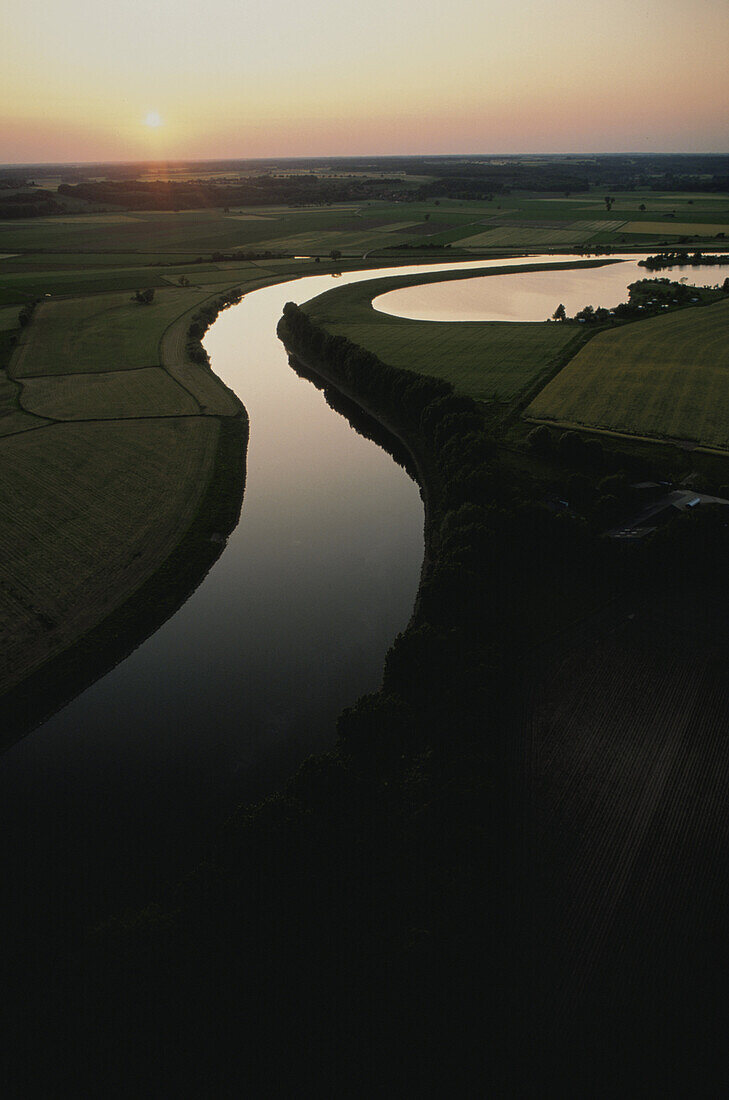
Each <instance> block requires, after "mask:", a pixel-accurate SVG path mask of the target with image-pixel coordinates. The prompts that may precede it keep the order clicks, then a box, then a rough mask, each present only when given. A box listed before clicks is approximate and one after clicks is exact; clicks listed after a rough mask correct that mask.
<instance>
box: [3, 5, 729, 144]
mask: <svg viewBox="0 0 729 1100" xmlns="http://www.w3.org/2000/svg"><path fill="white" fill-rule="evenodd" d="M4 46H5V49H4V51H3V55H4V56H3V65H2V66H0V163H6V164H12V163H39V162H53V161H60V162H64V161H65V162H71V161H93V160H100V161H103V160H120V161H123V160H140V159H155V160H157V159H161V158H168V159H204V158H218V157H267V156H292V157H294V156H307V155H309V156H340V155H341V156H346V155H352V156H356V155H370V154H383V155H384V154H396V153H413V154H415V153H428V152H431V153H465V152H472V153H490V152H504V153H508V152H514V153H517V152H525V153H526V152H616V151H636V152H654V151H655V152H727V151H729V66H727V64H726V52H727V47H728V46H729V4H727V3H726V0H693V2H692V3H686V2H685V0H663V2H662V3H661V4H660V5H656V4H648V3H644V2H640V0H613V3H611V4H610V5H605V3H604V2H602V3H600V4H598V3H597V2H596V0H579V2H578V0H522V2H521V3H520V4H519V5H518V6H517V5H514V6H513V7H511V8H509V7H507V6H506V5H504V4H503V3H502V2H501V0H500V2H499V3H496V2H494V0H482V2H481V3H479V4H478V5H476V4H474V3H472V2H471V0H453V2H452V3H451V4H450V6H449V7H447V8H446V6H445V5H444V4H443V3H442V2H441V0H419V3H418V4H415V3H414V0H371V2H370V3H369V4H368V5H361V4H355V3H354V2H353V0H311V3H310V4H308V5H301V4H299V3H298V2H297V3H294V2H293V0H282V2H281V3H280V4H279V5H275V6H271V5H263V4H258V5H253V6H246V7H244V6H242V5H241V4H240V3H239V2H238V0H219V2H218V3H217V4H216V5H215V6H214V8H213V9H211V10H210V12H209V13H208V12H206V11H205V9H204V8H201V7H200V5H199V3H197V0H195V2H193V0H156V2H155V4H153V5H150V4H142V3H141V2H137V0H117V3H115V4H114V5H110V6H106V5H100V4H98V2H97V0H25V2H24V4H23V5H20V6H18V7H17V8H16V9H14V10H12V11H11V13H10V14H9V15H6V18H5V26H4ZM155 116H157V117H158V118H159V124H150V120H153V121H154V119H155Z"/></svg>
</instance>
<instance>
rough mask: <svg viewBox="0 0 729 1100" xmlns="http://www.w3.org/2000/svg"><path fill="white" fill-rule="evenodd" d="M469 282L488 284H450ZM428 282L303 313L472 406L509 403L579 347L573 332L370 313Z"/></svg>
mask: <svg viewBox="0 0 729 1100" xmlns="http://www.w3.org/2000/svg"><path fill="white" fill-rule="evenodd" d="M528 267H529V265H527V268H528ZM531 269H532V270H533V269H534V268H533V265H532V267H531ZM501 270H503V269H500V268H492V269H491V273H492V274H496V273H498V272H500V271H501ZM473 275H479V276H483V277H484V278H488V275H485V274H484V273H483V272H482V271H479V270H476V271H465V272H460V273H458V275H454V276H451V277H452V278H466V277H469V276H473ZM436 279H437V280H441V281H442V280H443V279H444V276H443V274H442V273H440V274H438V275H432V276H428V275H414V276H402V277H398V276H391V277H389V278H383V279H376V280H373V281H371V282H368V283H359V284H356V283H355V284H353V285H352V286H348V287H343V288H342V289H341V290H339V289H337V290H330V291H328V292H327V293H326V294H322V295H320V296H319V297H318V298H314V299H312V300H311V301H310V302H308V303H307V304H306V305H305V307H304V308H305V309H306V312H307V313H309V314H310V315H311V317H312V318H313V319H315V320H316V321H317V322H319V323H320V324H323V325H324V327H325V328H326V329H327V331H329V332H331V333H332V334H334V335H341V336H346V337H347V338H348V339H349V340H352V341H353V342H354V343H355V344H358V345H359V346H360V347H363V348H366V349H367V350H368V351H372V352H373V353H374V354H375V355H377V356H378V357H379V358H381V359H382V360H383V362H386V363H388V364H389V365H390V366H393V367H402V368H404V369H406V370H413V371H418V372H420V373H422V374H430V375H434V376H435V377H437V378H444V379H446V380H447V381H448V382H452V383H453V385H454V386H455V387H456V389H457V390H459V391H460V392H461V393H465V394H468V395H469V396H471V397H474V398H476V399H477V400H480V401H491V400H497V401H512V400H514V399H515V398H516V397H518V396H519V394H520V393H522V392H523V391H524V390H525V389H526V388H528V387H530V386H531V385H533V384H534V383H535V382H536V381H537V380H538V379H539V378H540V376H542V375H543V374H544V373H545V372H547V371H549V370H550V368H552V367H553V365H554V364H555V363H556V362H557V361H559V359H560V358H561V357H562V356H563V355H565V354H566V353H567V352H568V350H569V346H570V345H571V344H572V343H573V342H575V341H577V342H579V341H580V340H581V339H582V333H581V332H575V329H574V328H572V327H570V326H566V325H565V326H562V325H555V324H547V323H545V324H513V323H501V322H482V321H474V322H469V321H465V322H460V321H459V322H447V321H411V320H407V319H405V318H401V317H391V316H389V315H387V314H383V313H380V312H379V311H377V310H374V309H373V308H372V299H373V298H375V297H377V296H378V295H379V294H382V293H384V292H385V291H387V290H392V289H395V288H396V287H400V286H412V285H414V284H417V283H423V282H429V281H430V282H432V281H434V280H436Z"/></svg>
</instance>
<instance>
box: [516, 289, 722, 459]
mask: <svg viewBox="0 0 729 1100" xmlns="http://www.w3.org/2000/svg"><path fill="white" fill-rule="evenodd" d="M526 415H527V416H529V417H532V418H534V419H536V420H554V421H557V422H559V423H563V424H573V425H575V426H580V427H587V428H598V429H605V430H608V431H616V432H627V433H630V434H634V435H642V436H653V437H657V438H669V439H678V440H691V441H695V442H697V443H701V444H703V445H705V446H708V447H717V448H721V449H727V448H729V302H717V303H715V304H713V305H708V306H700V307H697V308H694V309H686V310H681V311H679V312H677V313H674V314H671V315H670V316H666V317H654V318H649V319H647V320H645V321H640V322H637V323H634V324H630V325H626V326H624V327H622V328H619V329H614V330H612V331H609V332H602V333H599V334H598V335H597V336H595V337H594V338H593V339H592V340H590V341H589V343H588V344H586V345H585V347H583V348H582V349H581V350H580V351H579V352H578V353H577V354H576V355H575V357H574V358H573V359H572V360H570V362H569V363H568V364H567V365H566V366H565V367H564V368H563V369H562V370H561V371H560V372H559V374H558V375H557V376H556V378H554V379H552V381H551V382H550V383H549V385H547V386H546V387H545V388H544V389H543V390H542V392H541V393H540V394H539V395H538V396H537V397H536V398H535V399H534V401H533V402H532V403H531V405H530V406H529V408H528V409H527V410H526Z"/></svg>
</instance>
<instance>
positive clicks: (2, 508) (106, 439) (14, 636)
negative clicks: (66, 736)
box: [0, 417, 219, 691]
mask: <svg viewBox="0 0 729 1100" xmlns="http://www.w3.org/2000/svg"><path fill="white" fill-rule="evenodd" d="M218 431H219V427H218V423H217V421H215V420H213V419H204V418H202V417H195V418H188V419H183V420H174V419H170V420H159V419H157V420H154V419H149V420H145V421H128V422H125V423H104V424H58V425H51V426H49V427H46V428H43V429H42V430H41V431H33V432H27V433H25V434H24V435H20V436H16V437H15V438H13V439H9V438H6V439H3V440H0V455H1V457H2V477H0V516H2V522H1V523H0V553H1V554H2V559H3V579H2V586H0V655H1V656H0V691H3V690H6V689H7V688H9V687H10V686H12V684H14V683H16V682H17V681H19V680H20V679H22V678H23V677H24V676H26V675H27V674H28V673H29V672H31V671H32V670H33V669H34V668H36V667H38V665H40V664H41V663H42V662H43V661H45V660H47V659H48V658H49V657H50V656H52V655H53V654H54V653H58V652H60V651H61V650H62V649H64V648H66V646H68V645H69V644H70V643H71V642H73V641H74V640H75V639H76V638H78V637H79V636H80V635H81V634H83V633H84V632H85V631H86V630H89V629H90V628H91V627H92V626H94V625H96V623H97V622H99V621H101V619H103V618H104V617H106V615H108V614H109V613H110V612H111V611H112V610H114V608H115V607H116V606H118V605H119V604H121V603H122V602H123V600H124V599H125V598H127V596H129V595H130V594H131V593H132V592H134V591H135V590H136V588H138V587H139V586H140V584H141V583H142V582H143V581H144V580H145V579H146V578H147V577H148V576H150V575H151V573H152V572H153V571H154V570H155V569H157V568H158V567H159V564H160V561H164V559H165V557H167V555H168V554H169V553H170V552H171V551H172V550H173V549H174V547H175V545H176V544H177V542H179V540H180V538H181V537H182V535H183V534H184V532H185V530H186V528H187V527H188V526H189V524H190V523H191V521H192V518H193V517H194V515H195V511H196V509H197V507H198V504H199V501H200V499H201V497H202V494H203V493H204V492H205V489H206V486H207V481H208V478H209V474H210V471H211V469H212V462H213V459H214V456H215V451H216V445H217V439H218Z"/></svg>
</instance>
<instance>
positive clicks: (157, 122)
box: [144, 111, 162, 130]
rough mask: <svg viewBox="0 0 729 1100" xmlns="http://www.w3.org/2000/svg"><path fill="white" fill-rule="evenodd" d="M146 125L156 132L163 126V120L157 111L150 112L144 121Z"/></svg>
mask: <svg viewBox="0 0 729 1100" xmlns="http://www.w3.org/2000/svg"><path fill="white" fill-rule="evenodd" d="M144 125H145V126H149V127H150V128H151V129H153V130H156V128H157V127H158V126H161V125H162V119H161V118H160V116H159V114H158V113H157V111H149V112H148V113H147V115H146V117H145V119H144Z"/></svg>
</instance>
